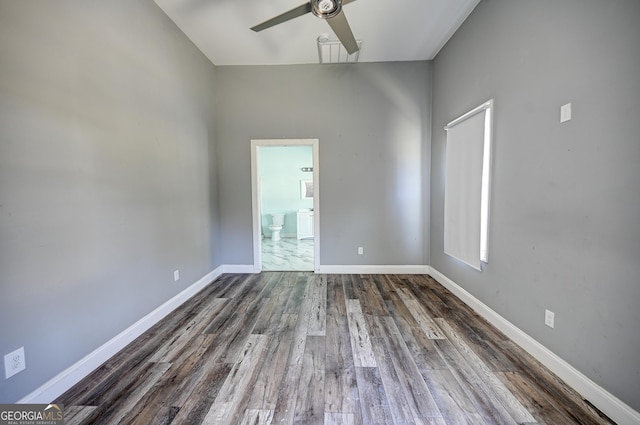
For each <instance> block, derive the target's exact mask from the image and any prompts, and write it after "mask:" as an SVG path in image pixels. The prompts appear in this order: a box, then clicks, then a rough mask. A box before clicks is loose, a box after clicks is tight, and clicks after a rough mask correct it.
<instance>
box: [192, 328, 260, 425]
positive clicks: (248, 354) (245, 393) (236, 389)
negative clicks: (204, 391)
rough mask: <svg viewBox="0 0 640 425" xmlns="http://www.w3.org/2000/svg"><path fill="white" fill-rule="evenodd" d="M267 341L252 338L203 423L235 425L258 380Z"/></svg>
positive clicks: (258, 337) (253, 336)
mask: <svg viewBox="0 0 640 425" xmlns="http://www.w3.org/2000/svg"><path fill="white" fill-rule="evenodd" d="M267 343H268V337H267V336H265V335H250V336H249V338H248V341H247V343H246V345H245V347H244V350H243V352H242V358H241V359H240V361H239V362H238V363H236V364H235V365H234V366H233V368H232V370H231V372H230V373H229V376H228V377H227V379H226V380H225V382H224V384H223V386H222V388H221V389H220V393H219V394H218V396H217V397H216V399H215V401H214V402H213V405H212V406H211V409H209V412H208V413H207V416H205V418H204V420H203V422H202V423H203V424H211V425H224V424H232V423H234V422H235V421H236V419H237V416H238V415H239V414H241V413H242V412H243V411H244V409H245V406H246V404H247V403H248V401H249V400H248V399H249V395H250V393H251V392H250V390H251V389H252V388H253V384H254V383H255V381H256V379H257V375H258V373H257V371H258V370H259V368H260V365H261V363H262V362H263V360H264V355H265V352H266V347H267Z"/></svg>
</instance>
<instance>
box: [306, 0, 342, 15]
mask: <svg viewBox="0 0 640 425" xmlns="http://www.w3.org/2000/svg"><path fill="white" fill-rule="evenodd" d="M341 10H342V1H340V0H311V13H313V14H314V15H316V16H317V17H318V18H321V19H329V18H333V17H334V16H336V15H337V14H338V13H340V11H341Z"/></svg>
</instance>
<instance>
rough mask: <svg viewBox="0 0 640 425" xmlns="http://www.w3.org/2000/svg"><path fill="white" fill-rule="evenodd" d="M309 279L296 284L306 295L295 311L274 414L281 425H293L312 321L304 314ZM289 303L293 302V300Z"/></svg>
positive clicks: (277, 422) (301, 279)
mask: <svg viewBox="0 0 640 425" xmlns="http://www.w3.org/2000/svg"><path fill="white" fill-rule="evenodd" d="M309 279H310V277H308V276H306V275H301V276H300V277H299V279H298V280H297V282H296V285H303V286H302V287H303V288H304V294H303V295H302V296H301V297H300V298H299V302H296V304H297V305H296V306H297V308H296V309H295V310H294V311H295V312H296V313H297V314H296V317H297V318H298V320H297V322H296V328H295V330H294V332H293V337H292V339H291V348H290V350H289V358H288V359H287V369H286V371H285V374H284V378H283V379H282V381H281V383H280V387H279V388H278V400H277V402H276V408H275V409H274V413H273V421H274V423H276V424H280V425H291V424H292V423H293V418H294V413H295V405H296V400H297V398H298V383H299V382H300V377H301V373H302V364H303V359H304V352H305V346H306V342H307V330H308V329H309V320H310V314H305V312H304V308H305V307H304V306H305V305H307V304H308V300H309V295H310V291H311V289H310V287H309V285H307V282H308V281H309ZM296 298H297V297H296ZM296 301H298V300H296ZM289 302H291V299H290V300H289ZM307 313H308V312H307Z"/></svg>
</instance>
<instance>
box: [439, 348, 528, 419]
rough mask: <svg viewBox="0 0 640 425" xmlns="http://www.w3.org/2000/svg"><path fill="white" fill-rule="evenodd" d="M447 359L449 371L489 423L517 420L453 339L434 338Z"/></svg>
mask: <svg viewBox="0 0 640 425" xmlns="http://www.w3.org/2000/svg"><path fill="white" fill-rule="evenodd" d="M433 341H434V344H435V346H436V347H437V348H438V350H439V351H440V353H441V355H442V356H443V358H444V359H445V361H446V362H447V363H448V364H449V371H450V372H451V374H452V375H453V377H454V378H455V379H456V381H458V383H459V385H460V386H461V387H462V388H463V389H464V393H465V394H466V396H467V397H468V399H469V400H470V401H471V403H472V404H473V406H474V408H475V410H476V411H477V412H478V413H479V414H480V416H481V417H482V419H483V420H484V422H486V423H487V424H511V425H515V424H516V423H517V422H516V421H515V420H514V419H513V418H512V417H511V416H510V415H509V412H508V411H507V410H506V409H505V408H504V407H503V406H502V404H500V401H499V400H498V399H497V398H496V397H494V395H493V392H492V391H491V389H490V388H489V387H487V385H486V384H484V383H483V382H482V378H481V377H480V376H479V375H478V374H477V373H476V371H475V370H474V368H473V367H472V366H471V365H470V364H469V363H468V362H467V360H466V359H465V357H464V356H463V355H462V354H461V353H460V352H458V350H457V349H456V347H455V346H454V345H453V344H452V342H451V341H449V340H448V339H447V340H444V339H439V340H433Z"/></svg>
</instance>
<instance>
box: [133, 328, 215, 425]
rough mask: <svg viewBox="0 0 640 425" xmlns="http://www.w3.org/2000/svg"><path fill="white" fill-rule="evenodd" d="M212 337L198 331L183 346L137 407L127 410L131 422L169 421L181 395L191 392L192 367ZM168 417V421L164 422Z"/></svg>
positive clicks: (137, 423)
mask: <svg viewBox="0 0 640 425" xmlns="http://www.w3.org/2000/svg"><path fill="white" fill-rule="evenodd" d="M212 340H213V336H212V335H198V337H197V338H194V339H193V343H192V344H191V345H190V346H189V347H187V348H185V349H184V350H183V351H182V352H181V353H180V356H179V357H177V358H176V363H173V364H172V365H171V368H170V369H169V370H168V371H167V372H166V373H165V374H164V375H163V376H162V377H161V378H160V379H159V380H158V382H157V383H156V384H155V385H154V386H153V388H151V389H150V390H149V391H148V393H147V394H146V395H145V397H144V398H142V399H141V400H140V403H138V405H137V406H136V409H134V410H132V411H131V412H130V414H129V416H130V418H128V421H129V423H130V424H136V425H146V424H150V423H154V424H155V423H157V424H159V423H164V422H166V423H169V422H171V420H169V419H173V417H174V416H175V415H176V414H177V412H178V410H179V408H178V407H176V406H179V405H181V404H182V403H183V402H182V400H181V396H182V395H183V394H185V393H187V394H188V393H191V391H192V390H193V388H194V387H195V386H196V385H197V379H196V378H197V375H196V374H194V373H193V369H194V368H196V367H197V365H198V364H201V363H202V361H201V359H202V356H203V355H204V354H205V353H207V352H208V349H209V346H210V344H211V342H212ZM167 420H168V422H167Z"/></svg>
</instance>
